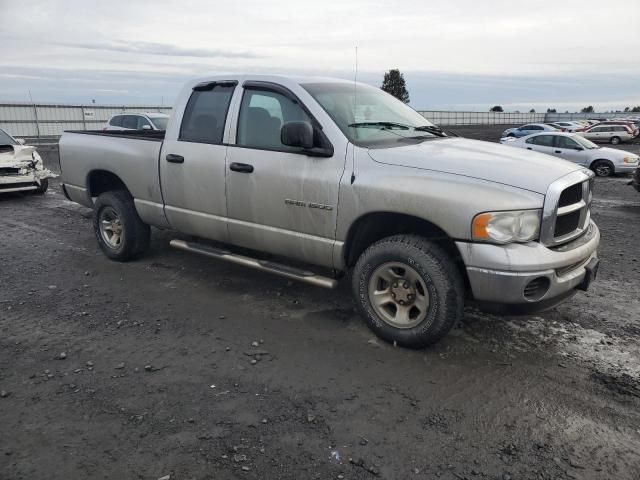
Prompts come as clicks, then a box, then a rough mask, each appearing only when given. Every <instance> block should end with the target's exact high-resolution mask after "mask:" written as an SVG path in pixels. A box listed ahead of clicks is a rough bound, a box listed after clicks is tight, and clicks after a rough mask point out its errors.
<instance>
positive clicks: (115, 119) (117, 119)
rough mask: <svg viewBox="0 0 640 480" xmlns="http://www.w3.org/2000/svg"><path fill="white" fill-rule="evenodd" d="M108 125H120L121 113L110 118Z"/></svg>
mask: <svg viewBox="0 0 640 480" xmlns="http://www.w3.org/2000/svg"><path fill="white" fill-rule="evenodd" d="M109 125H111V126H112V127H121V126H122V115H116V116H115V117H113V118H112V119H111V121H110V122H109Z"/></svg>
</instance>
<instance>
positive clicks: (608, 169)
mask: <svg viewBox="0 0 640 480" xmlns="http://www.w3.org/2000/svg"><path fill="white" fill-rule="evenodd" d="M591 170H593V172H594V173H595V174H596V176H598V177H610V176H612V175H613V174H614V173H615V167H614V166H613V163H611V162H610V161H608V160H596V161H595V162H593V165H591Z"/></svg>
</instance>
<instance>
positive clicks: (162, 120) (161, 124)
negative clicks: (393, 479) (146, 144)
mask: <svg viewBox="0 0 640 480" xmlns="http://www.w3.org/2000/svg"><path fill="white" fill-rule="evenodd" d="M149 120H151V123H153V125H154V126H155V127H156V128H157V129H158V130H166V129H167V123H169V119H168V118H167V117H149Z"/></svg>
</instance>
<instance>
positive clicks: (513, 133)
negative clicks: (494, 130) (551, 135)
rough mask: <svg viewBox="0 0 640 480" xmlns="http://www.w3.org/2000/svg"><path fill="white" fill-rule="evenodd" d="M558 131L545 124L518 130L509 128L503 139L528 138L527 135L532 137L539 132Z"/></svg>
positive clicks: (532, 125) (531, 125)
mask: <svg viewBox="0 0 640 480" xmlns="http://www.w3.org/2000/svg"><path fill="white" fill-rule="evenodd" d="M557 131H558V129H557V128H555V127H552V126H550V125H546V124H544V123H528V124H527V125H523V126H521V127H517V128H507V129H506V130H505V131H504V132H503V133H502V136H503V137H516V138H520V137H526V136H527V135H531V134H533V133H539V132H557Z"/></svg>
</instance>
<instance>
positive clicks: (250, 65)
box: [0, 0, 640, 111]
mask: <svg viewBox="0 0 640 480" xmlns="http://www.w3.org/2000/svg"><path fill="white" fill-rule="evenodd" d="M0 18H2V28H1V29H0V45H1V47H0V101H3V100H9V101H26V100H29V98H30V97H29V95H31V97H32V98H33V100H34V101H36V102H38V101H42V102H83V103H90V102H91V101H92V100H94V99H95V101H96V102H97V103H115V104H141V103H143V104H154V105H155V104H164V105H171V104H172V102H173V100H174V99H175V96H176V94H177V93H178V91H179V89H180V87H181V85H182V84H183V83H184V82H185V81H186V80H187V79H189V78H192V77H201V76H206V75H207V74H219V73H234V72H235V73H279V74H296V75H322V76H334V77H339V78H348V79H353V78H354V73H355V64H356V62H355V47H356V46H357V47H358V80H359V81H362V82H365V83H369V84H371V85H376V86H379V85H380V84H381V82H382V77H383V74H384V72H385V71H386V70H388V69H390V68H399V69H400V70H401V71H402V72H403V74H404V77H405V80H406V82H407V88H408V90H409V94H410V97H411V106H412V107H414V108H416V109H420V110H472V111H486V110H488V109H489V108H490V107H491V106H493V105H502V106H503V107H504V108H505V110H507V111H514V110H520V111H529V109H531V108H534V109H536V110H537V111H546V109H547V108H556V109H557V110H558V111H567V110H568V111H576V110H579V109H580V108H582V107H584V106H586V105H593V106H594V107H595V108H596V110H597V111H605V110H617V109H623V108H624V107H626V106H636V105H640V50H639V49H638V45H640V0H617V1H616V2H606V1H603V0H596V1H593V0H579V1H575V0H562V1H552V2H548V3H538V2H533V3H531V2H517V1H514V0H509V1H502V0H495V1H494V0H482V1H480V0H448V1H440V0H429V1H427V0H416V1H414V0H405V1H402V2H400V1H395V0H385V1H379V0H339V1H334V0H322V1H314V2H308V1H305V0H262V1H260V0H242V1H236V2H229V1H222V0H203V1H200V0H197V1H189V0H183V1H180V2H178V1H166V0H153V1H146V0H136V1H133V0H127V1H122V0H105V1H98V0H64V1H63V0H60V1H58V0H20V1H17V0H0Z"/></svg>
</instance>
